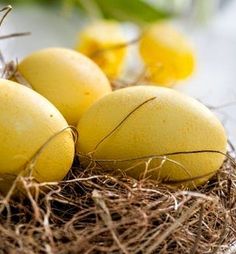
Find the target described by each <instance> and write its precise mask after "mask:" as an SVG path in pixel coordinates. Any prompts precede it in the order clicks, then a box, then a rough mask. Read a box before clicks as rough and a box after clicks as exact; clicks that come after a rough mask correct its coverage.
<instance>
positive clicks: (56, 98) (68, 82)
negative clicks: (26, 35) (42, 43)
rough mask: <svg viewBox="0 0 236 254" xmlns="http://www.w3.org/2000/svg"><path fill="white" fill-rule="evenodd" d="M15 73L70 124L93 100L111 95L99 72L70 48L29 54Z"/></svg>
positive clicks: (102, 74) (105, 80)
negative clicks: (51, 104) (52, 105)
mask: <svg viewBox="0 0 236 254" xmlns="http://www.w3.org/2000/svg"><path fill="white" fill-rule="evenodd" d="M18 71H19V72H20V73H21V75H22V76H23V77H24V79H25V80H26V81H27V82H28V83H29V84H30V85H31V87H32V88H33V89H34V90H35V91H37V92H38V93H40V94H41V95H43V96H44V97H46V98H47V99H48V100H49V101H51V102H52V103H53V104H54V105H55V106H56V107H57V108H58V109H59V111H60V112H61V113H62V114H63V116H64V117H65V119H66V120H67V122H68V123H69V124H71V125H76V124H77V122H78V120H79V119H80V117H81V115H82V114H83V113H84V112H85V111H86V110H87V109H88V108H89V107H90V106H91V105H92V104H93V103H94V102H95V101H96V100H98V99H99V98H101V97H102V96H104V95H105V94H107V93H109V92H111V86H110V83H109V81H108V79H107V78H106V76H105V74H104V73H103V72H102V70H101V69H100V68H99V67H98V66H97V65H96V64H95V63H94V62H93V61H91V60H90V59H89V58H88V57H86V56H84V55H82V54H80V53H78V52H76V51H74V50H70V49H65V48H47V49H42V50H39V51H36V52H33V53H32V54H31V55H29V56H27V57H26V58H24V59H23V60H22V61H21V62H20V64H19V66H18Z"/></svg>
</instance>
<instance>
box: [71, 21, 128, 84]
mask: <svg viewBox="0 0 236 254" xmlns="http://www.w3.org/2000/svg"><path fill="white" fill-rule="evenodd" d="M125 42H126V40H125V36H124V34H123V31H122V29H121V25H120V24H119V23H118V22H115V21H105V20H104V21H96V22H94V23H92V24H89V25H88V26H86V27H85V28H84V29H83V30H82V31H81V32H80V33H79V35H78V42H77V44H76V47H75V48H76V50H78V51H80V52H82V53H83V54H85V55H87V56H88V57H90V58H91V59H92V60H93V61H95V62H96V63H97V64H98V65H99V66H100V67H101V69H102V70H103V71H104V72H105V73H106V74H107V76H108V77H109V78H111V79H114V78H117V77H118V76H119V75H120V73H121V72H122V69H123V66H124V63H125V57H126V52H127V48H126V46H125ZM122 45H123V46H122Z"/></svg>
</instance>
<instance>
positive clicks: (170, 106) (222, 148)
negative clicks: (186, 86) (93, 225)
mask: <svg viewBox="0 0 236 254" xmlns="http://www.w3.org/2000/svg"><path fill="white" fill-rule="evenodd" d="M77 128H78V132H79V134H80V138H79V142H78V144H77V149H78V152H79V153H80V159H81V161H82V164H83V165H84V166H87V165H88V163H89V160H88V159H85V156H84V155H88V156H90V157H91V158H90V161H91V159H92V160H98V162H99V165H101V166H102V167H104V168H105V169H110V170H113V169H114V170H117V171H118V170H122V171H125V172H126V173H127V175H130V176H132V177H134V178H142V177H150V178H151V179H155V180H161V181H162V182H165V183H168V184H176V185H183V186H185V187H193V186H195V185H199V184H202V183H204V182H206V181H207V180H208V179H209V178H210V177H211V176H212V175H214V174H215V172H216V171H217V170H218V169H219V168H220V166H221V165H222V163H223V160H224V155H221V154H219V153H215V152H211V151H209V152H204V153H188V154H184V153H183V154H182V153H181V154H176V155H168V154H170V153H177V152H192V151H200V150H201V151H202V150H215V151H219V152H222V153H225V152H226V145H227V138H226V134H225V131H224V128H223V126H222V125H221V123H220V122H219V121H218V119H217V118H216V117H215V116H214V115H213V113H212V112H211V111H210V110H209V109H208V108H206V107H205V106H204V105H202V104H201V103H199V102H198V101H196V100H195V99H193V98H190V97H188V96H186V95H183V94H181V93H179V92H177V91H174V90H173V89H170V88H163V87H155V86H137V87H130V88H124V89H120V90H117V91H115V92H113V93H111V94H109V95H107V96H105V97H103V98H102V99H100V100H99V101H98V102H96V103H95V104H94V105H93V106H92V107H91V108H90V109H89V110H88V111H87V112H86V113H85V114H84V115H83V117H82V118H81V121H80V122H79V124H78V127H77Z"/></svg>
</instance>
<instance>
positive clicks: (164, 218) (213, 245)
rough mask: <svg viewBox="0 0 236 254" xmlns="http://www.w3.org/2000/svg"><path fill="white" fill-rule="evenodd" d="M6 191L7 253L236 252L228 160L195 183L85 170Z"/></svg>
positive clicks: (233, 183)
mask: <svg viewBox="0 0 236 254" xmlns="http://www.w3.org/2000/svg"><path fill="white" fill-rule="evenodd" d="M17 181H18V183H19V182H20V185H21V191H22V192H24V195H17V197H12V196H11V194H12V191H13V189H14V186H13V188H12V189H11V191H10V192H9V193H8V195H7V196H5V197H4V196H1V197H0V212H1V213H0V238H1V244H0V249H1V250H2V252H1V251H0V253H27V254H28V253H58V254H59V253H63V254H64V253H145V254H146V253H169V254H172V253H226V252H224V251H226V250H228V253H234V252H233V251H232V252H230V251H229V247H230V246H232V245H233V244H234V242H235V239H236V222H235V220H236V206H235V203H236V173H235V167H234V166H233V165H232V163H231V161H230V160H226V161H225V163H224V165H223V166H222V168H221V169H220V170H219V172H218V173H217V175H216V176H214V177H213V178H212V179H211V180H210V181H209V182H207V183H206V184H205V185H204V186H201V187H200V188H199V189H196V190H194V191H187V190H174V189H171V188H169V187H166V186H162V185H161V184H158V183H157V182H153V181H151V180H148V179H146V180H141V181H137V180H134V179H131V178H127V177H125V176H117V177H114V176H111V175H108V174H103V173H101V172H99V169H98V168H97V170H95V172H94V169H93V170H90V169H87V170H83V169H81V168H80V165H79V163H78V161H75V162H74V166H73V168H72V169H71V171H70V173H69V175H68V177H67V179H65V180H64V181H62V182H59V183H56V182H55V183H35V182H34V181H32V179H30V178H23V177H18V179H17Z"/></svg>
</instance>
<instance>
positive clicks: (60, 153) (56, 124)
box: [0, 79, 74, 190]
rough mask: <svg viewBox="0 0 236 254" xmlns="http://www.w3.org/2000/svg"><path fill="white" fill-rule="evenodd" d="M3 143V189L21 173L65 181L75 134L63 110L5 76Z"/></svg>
mask: <svg viewBox="0 0 236 254" xmlns="http://www.w3.org/2000/svg"><path fill="white" fill-rule="evenodd" d="M0 143H1V146H0V179H1V181H0V189H1V190H6V186H8V187H9V183H8V180H9V179H14V178H15V177H16V176H17V175H18V174H20V173H22V174H24V175H32V176H33V177H35V179H36V180H37V181H39V182H43V181H46V182H48V181H59V180H62V179H63V178H64V177H65V175H66V174H67V173H68V171H69V169H70V168H71V165H72V162H73V158H74V140H73V135H72V133H71V130H70V129H69V128H68V124H67V122H66V120H65V119H64V118H63V116H62V115H61V113H60V112H59V111H58V110H57V109H56V108H55V107H54V106H53V105H52V104H51V103H50V102H49V101H48V100H46V99H45V98H44V97H42V96H41V95H40V94H38V93H36V92H35V91H33V90H31V89H29V88H27V87H24V86H22V85H20V84H17V83H15V82H12V81H7V80H3V79H1V80H0ZM10 182H11V181H10Z"/></svg>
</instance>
